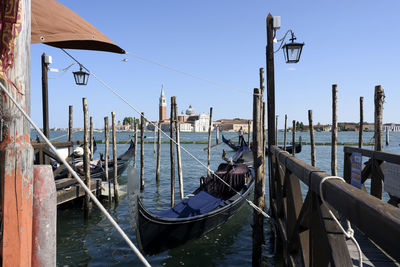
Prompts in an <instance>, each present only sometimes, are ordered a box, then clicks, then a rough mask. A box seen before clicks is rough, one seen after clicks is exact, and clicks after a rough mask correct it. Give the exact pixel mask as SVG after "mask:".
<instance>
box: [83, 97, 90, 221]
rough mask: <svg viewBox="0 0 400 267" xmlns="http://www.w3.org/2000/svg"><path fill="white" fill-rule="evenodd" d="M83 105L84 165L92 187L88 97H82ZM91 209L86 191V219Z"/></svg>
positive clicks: (87, 184) (88, 184)
mask: <svg viewBox="0 0 400 267" xmlns="http://www.w3.org/2000/svg"><path fill="white" fill-rule="evenodd" d="M82 105H83V129H84V130H83V165H84V172H85V183H86V186H87V187H88V188H90V184H91V182H90V181H91V179H90V150H89V110H88V104H87V100H86V98H83V99H82ZM90 210H91V203H90V197H89V194H88V193H87V192H85V203H84V215H85V219H87V218H88V217H89V213H90Z"/></svg>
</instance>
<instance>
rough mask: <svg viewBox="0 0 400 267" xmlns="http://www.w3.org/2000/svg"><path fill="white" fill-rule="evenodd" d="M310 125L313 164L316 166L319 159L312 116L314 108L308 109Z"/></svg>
mask: <svg viewBox="0 0 400 267" xmlns="http://www.w3.org/2000/svg"><path fill="white" fill-rule="evenodd" d="M308 125H309V128H310V143H311V166H313V167H316V165H317V160H316V155H315V142H314V126H313V118H312V110H311V109H310V110H308Z"/></svg>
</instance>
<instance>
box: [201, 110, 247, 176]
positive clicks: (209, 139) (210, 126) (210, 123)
mask: <svg viewBox="0 0 400 267" xmlns="http://www.w3.org/2000/svg"><path fill="white" fill-rule="evenodd" d="M212 111H213V108H212V107H210V121H209V123H208V151H207V168H208V169H207V176H210V174H211V172H210V161H211V130H212V129H211V128H212ZM239 145H240V144H239Z"/></svg>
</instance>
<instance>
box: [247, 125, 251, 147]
mask: <svg viewBox="0 0 400 267" xmlns="http://www.w3.org/2000/svg"><path fill="white" fill-rule="evenodd" d="M250 127H251V125H250V120H248V121H247V145H248V146H249V147H250V133H251V128H250Z"/></svg>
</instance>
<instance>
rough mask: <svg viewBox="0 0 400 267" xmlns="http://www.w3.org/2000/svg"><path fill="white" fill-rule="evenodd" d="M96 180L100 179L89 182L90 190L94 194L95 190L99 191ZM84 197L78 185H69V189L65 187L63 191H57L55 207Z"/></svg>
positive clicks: (83, 192) (99, 186)
mask: <svg viewBox="0 0 400 267" xmlns="http://www.w3.org/2000/svg"><path fill="white" fill-rule="evenodd" d="M98 180H101V179H93V180H91V181H90V190H91V191H92V192H95V191H96V190H101V182H100V184H99V183H98V182H97V181H98ZM84 195H85V190H84V189H83V187H82V186H81V185H80V184H78V183H76V184H74V185H71V187H67V188H65V189H62V190H58V191H57V205H60V204H62V203H65V202H68V201H71V200H74V199H76V198H79V197H83V196H84Z"/></svg>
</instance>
